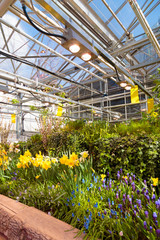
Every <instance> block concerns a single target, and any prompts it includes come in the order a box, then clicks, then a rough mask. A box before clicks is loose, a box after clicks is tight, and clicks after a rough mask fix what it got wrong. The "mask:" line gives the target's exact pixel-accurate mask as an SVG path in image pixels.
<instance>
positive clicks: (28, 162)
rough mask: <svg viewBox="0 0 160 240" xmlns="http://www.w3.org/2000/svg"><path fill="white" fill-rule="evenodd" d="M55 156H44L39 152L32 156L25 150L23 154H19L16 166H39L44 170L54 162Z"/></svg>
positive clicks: (55, 160)
mask: <svg viewBox="0 0 160 240" xmlns="http://www.w3.org/2000/svg"><path fill="white" fill-rule="evenodd" d="M56 162H57V159H56V158H50V157H48V156H47V157H44V156H43V155H42V154H41V152H39V154H36V157H35V158H33V157H32V155H31V153H30V152H29V150H27V151H26V152H25V153H24V155H20V158H19V162H18V163H17V168H29V166H34V167H37V168H38V167H40V168H43V169H45V170H48V169H49V168H51V164H52V163H53V164H54V163H56Z"/></svg>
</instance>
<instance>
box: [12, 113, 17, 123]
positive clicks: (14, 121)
mask: <svg viewBox="0 0 160 240" xmlns="http://www.w3.org/2000/svg"><path fill="white" fill-rule="evenodd" d="M11 122H12V123H16V114H11Z"/></svg>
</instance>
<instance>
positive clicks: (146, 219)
mask: <svg viewBox="0 0 160 240" xmlns="http://www.w3.org/2000/svg"><path fill="white" fill-rule="evenodd" d="M83 177H84V178H82V181H81V184H79V185H76V187H75V188H74V189H73V190H72V191H71V194H70V195H68V196H66V200H65V204H66V207H67V208H68V209H70V210H69V212H68V213H67V214H66V217H65V221H67V222H69V223H70V222H71V224H72V225H73V226H75V227H78V228H79V229H81V231H80V232H81V233H82V232H85V233H86V239H87V237H89V239H94V240H96V239H122V238H123V239H128V240H129V239H135V240H136V239H137V240H138V239H139V240H140V239H151V240H152V239H158V238H159V237H160V214H159V212H160V211H159V210H160V198H158V196H157V195H156V193H155V191H154V190H155V189H154V187H153V186H152V185H147V183H146V181H144V182H142V181H140V180H136V178H135V175H133V174H127V176H126V177H124V176H123V174H122V169H121V171H118V173H117V180H112V179H111V176H109V172H108V176H105V175H104V174H102V175H101V177H99V176H96V175H95V174H94V173H93V174H92V178H91V181H90V183H89V182H88V181H86V180H85V176H83Z"/></svg>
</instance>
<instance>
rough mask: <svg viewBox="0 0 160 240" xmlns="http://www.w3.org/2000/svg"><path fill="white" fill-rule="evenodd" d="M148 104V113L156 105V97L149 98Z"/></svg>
mask: <svg viewBox="0 0 160 240" xmlns="http://www.w3.org/2000/svg"><path fill="white" fill-rule="evenodd" d="M147 104H148V113H150V112H151V111H152V109H153V107H154V99H153V98H149V99H147Z"/></svg>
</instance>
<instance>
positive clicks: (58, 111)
mask: <svg viewBox="0 0 160 240" xmlns="http://www.w3.org/2000/svg"><path fill="white" fill-rule="evenodd" d="M62 111H63V108H62V107H60V106H58V109H57V116H58V117H61V116H62Z"/></svg>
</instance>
